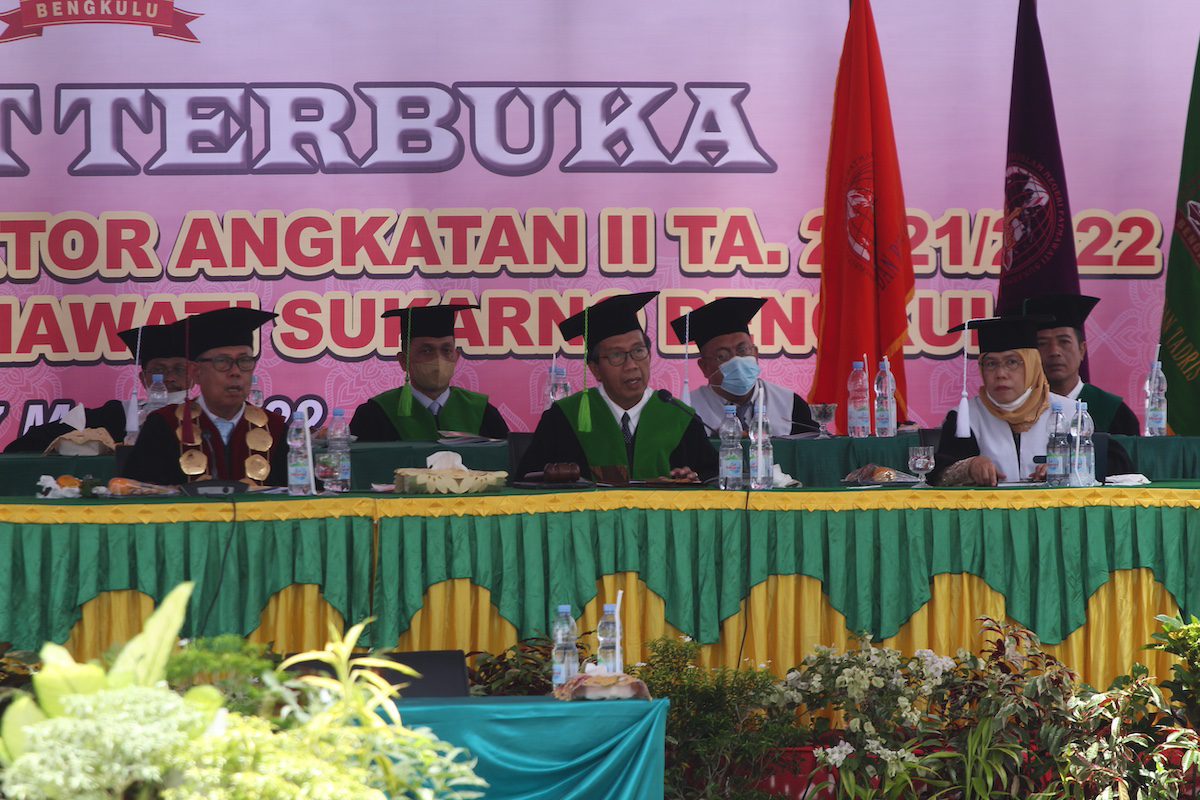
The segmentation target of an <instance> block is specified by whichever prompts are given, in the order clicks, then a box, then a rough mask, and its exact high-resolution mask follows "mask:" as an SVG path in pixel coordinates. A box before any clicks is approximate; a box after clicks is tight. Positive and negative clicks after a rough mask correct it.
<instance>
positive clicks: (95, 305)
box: [0, 0, 1200, 442]
mask: <svg viewBox="0 0 1200 800" xmlns="http://www.w3.org/2000/svg"><path fill="white" fill-rule="evenodd" d="M10 5H12V6H13V7H12V8H9V9H0V24H3V25H6V26H7V28H6V29H5V30H4V31H0V75H3V81H4V82H3V83H0V189H2V191H0V260H2V262H3V263H2V264H0V281H3V282H4V284H5V292H4V294H3V296H0V365H2V366H3V368H2V369H0V401H2V402H3V403H4V405H3V406H2V409H3V413H4V416H3V418H2V419H0V442H4V441H8V440H10V439H11V438H12V437H13V436H15V435H16V434H17V432H18V431H19V430H20V429H22V428H24V427H25V426H27V425H29V424H33V423H36V422H41V421H44V420H46V419H49V418H51V417H53V416H58V415H61V414H62V413H63V412H65V410H66V408H67V407H68V406H69V405H70V403H71V402H74V401H81V402H84V403H85V404H88V405H96V404H99V403H101V402H103V401H105V400H107V399H110V398H113V397H121V396H127V395H128V394H129V391H130V389H131V387H132V384H133V381H134V379H135V371H134V369H133V368H132V367H131V366H130V365H129V361H130V359H129V356H128V354H127V353H126V352H125V351H124V350H123V348H122V347H121V346H120V344H119V341H118V340H117V339H116V337H115V332H116V331H117V330H119V329H121V328H123V327H128V326H131V325H135V324H140V323H143V322H146V321H150V322H157V321H169V320H171V319H174V318H175V317H176V316H177V315H179V314H183V313H189V312H192V311H197V310H203V309H205V308H211V307H215V306H219V305H225V304H229V303H235V302H236V303H245V304H249V305H255V306H259V307H262V308H268V309H272V310H274V311H277V312H278V313H279V314H280V318H279V319H278V320H277V321H276V323H275V324H274V325H273V326H269V327H268V328H267V329H266V333H267V335H266V336H265V337H264V340H263V345H262V362H261V367H260V371H259V374H260V376H261V378H260V380H261V383H262V387H263V389H264V390H265V392H266V394H267V395H268V396H269V397H273V398H274V399H275V403H276V405H277V406H278V407H281V408H285V409H286V408H290V407H292V406H294V405H296V404H298V403H307V404H308V405H309V406H310V407H311V408H312V409H313V410H315V411H317V412H318V413H319V414H324V413H325V412H327V411H328V410H329V409H331V408H334V407H345V408H353V407H354V406H355V405H356V404H357V403H359V402H361V401H362V400H364V399H365V398H367V397H369V396H371V395H373V394H375V393H377V392H379V391H381V390H383V389H386V388H389V387H391V386H393V385H395V384H397V383H398V382H399V378H400V372H399V369H398V367H397V366H396V363H395V356H396V353H397V351H398V344H399V329H398V328H397V327H395V326H393V325H384V324H382V322H381V320H379V317H378V315H379V312H380V311H382V310H383V309H385V308H389V307H395V306H398V305H404V304H407V303H409V302H414V301H421V302H425V301H434V302H436V301H439V300H445V299H459V300H462V299H467V300H472V301H475V302H478V303H480V304H481V306H482V309H481V311H480V312H479V313H478V314H476V315H475V316H474V318H473V319H470V318H468V319H466V320H465V321H464V326H463V328H462V330H461V333H462V336H463V339H464V350H465V352H466V354H467V357H466V358H465V359H464V360H463V361H462V362H461V365H460V367H459V371H458V376H457V382H458V383H460V384H461V385H463V386H465V387H468V388H471V389H476V390H480V391H484V392H487V393H488V394H490V395H491V396H492V398H493V401H494V402H495V404H496V405H497V406H498V407H499V408H500V409H501V411H502V413H503V414H504V416H505V417H506V418H507V419H508V421H509V423H510V424H511V425H512V426H513V427H514V428H516V429H525V428H529V427H531V426H532V425H533V424H535V422H536V420H537V416H538V414H539V412H540V409H541V406H542V392H543V387H544V382H545V374H546V368H547V367H548V365H549V363H550V359H551V357H552V356H553V355H554V354H556V353H557V354H558V355H559V358H560V363H563V362H564V361H565V363H567V364H568V366H569V374H570V377H571V380H572V381H573V383H574V385H575V386H576V387H578V386H579V384H580V382H581V376H582V364H581V361H580V358H579V355H580V354H579V350H578V348H577V347H569V346H565V345H564V344H563V343H562V341H561V339H560V338H559V337H558V334H557V330H556V328H555V327H554V322H555V321H557V320H558V319H561V318H562V317H563V316H565V315H566V314H568V313H571V312H572V311H574V310H577V309H578V308H580V307H582V306H583V304H584V303H586V302H590V300H591V299H592V298H594V297H597V296H600V295H602V294H604V293H609V292H614V291H638V290H643V289H658V290H661V291H662V292H663V294H662V296H661V298H660V301H659V303H658V304H657V305H653V306H651V307H650V309H649V318H650V319H649V324H650V328H651V331H652V333H653V335H654V336H655V339H656V353H657V355H656V362H655V366H654V373H653V382H654V383H655V384H657V385H658V386H661V387H664V388H667V389H670V390H672V391H673V392H676V393H678V392H679V391H680V390H681V389H682V384H683V372H684V363H683V361H682V360H681V358H680V355H681V350H680V348H679V346H678V343H677V342H675V341H674V340H673V338H670V337H669V335H668V334H669V331H668V328H667V326H666V325H665V324H664V322H665V320H666V319H667V318H669V317H672V316H674V315H675V314H677V313H680V312H681V311H682V310H685V309H686V308H687V307H688V306H689V304H696V303H699V302H703V301H704V300H706V299H709V298H712V297H715V296H719V295H720V294H722V293H754V294H762V295H766V296H768V297H770V298H771V299H772V302H771V303H769V304H768V306H767V309H766V310H765V311H764V313H763V315H762V318H761V319H760V326H759V327H760V330H759V331H758V334H759V341H760V345H761V348H762V351H763V353H764V367H765V374H766V376H767V377H768V378H769V379H771V380H774V381H777V382H779V383H782V384H784V385H787V386H790V387H792V388H794V389H795V390H797V391H799V392H801V393H806V392H807V390H808V387H809V383H810V381H811V378H812V371H813V365H814V359H813V354H814V348H815V346H816V342H815V338H814V334H813V321H814V319H815V309H816V303H817V302H818V299H819V298H818V297H817V291H818V286H819V281H818V277H817V276H818V275H819V269H820V247H821V208H820V206H821V202H822V200H821V198H822V196H823V190H824V177H825V174H824V170H825V158H826V153H827V149H828V146H829V141H828V137H829V118H830V110H831V107H832V92H833V85H834V77H835V72H836V68H837V62H838V57H839V55H840V47H841V41H842V36H843V34H844V31H845V25H846V19H847V3H845V2H844V1H843V2H835V1H834V0H828V1H826V2H802V3H786V4H785V3H778V2H767V1H766V0H747V2H743V3H738V4H734V5H731V4H729V3H727V2H723V1H721V0H688V2H675V1H674V0H669V1H664V2H656V3H646V2H640V1H639V2H634V0H610V1H609V2H597V3H586V4H563V3H560V2H554V1H553V0H516V1H514V2H506V3H494V2H482V0H476V1H472V2H468V1H467V0H450V1H449V2H439V3H423V4H415V3H395V2H384V1H383V0H361V2H357V3H355V4H354V5H353V8H354V10H353V13H347V9H348V8H349V7H348V6H345V5H342V4H335V3H320V4H318V3H313V2H308V0H293V1H292V2H287V3H284V2H276V1H272V0H264V1H263V2H256V3H249V4H247V3H238V2H232V0H196V2H193V3H190V4H187V10H186V11H184V10H182V9H180V8H178V7H177V6H175V5H174V3H172V2H167V1H166V0H95V1H94V2H92V1H91V0H78V2H76V1H75V0H59V1H56V2H49V1H48V2H34V1H32V0H10ZM874 9H875V15H876V21H877V25H878V29H879V36H880V41H881V47H882V49H883V57H884V61H885V65H886V69H887V78H888V84H889V88H890V90H891V102H892V109H893V114H894V121H895V128H896V140H897V147H898V150H899V154H900V163H901V168H902V172H903V176H904V186H905V190H906V200H907V204H908V206H909V208H910V230H911V232H912V236H913V245H914V254H915V262H916V269H917V291H916V297H915V299H914V301H913V303H912V305H911V306H910V309H909V312H910V318H911V323H910V336H911V339H912V341H911V343H910V345H909V347H908V349H907V359H908V361H907V363H908V369H909V386H910V394H911V399H910V408H911V416H912V417H913V418H914V419H915V420H916V421H918V422H920V423H922V424H924V425H935V424H937V423H938V422H939V421H940V420H941V418H942V416H943V415H944V413H945V411H946V410H947V409H948V408H949V407H951V406H952V405H953V403H954V402H955V401H956V399H957V395H958V375H959V370H960V363H959V361H958V359H957V358H956V356H958V355H959V354H960V353H961V349H962V341H961V340H960V339H959V338H958V337H956V336H947V335H946V334H945V331H946V329H947V328H948V327H950V326H952V325H953V324H955V323H956V322H958V321H961V319H962V318H963V315H964V313H970V314H973V315H979V314H983V313H987V312H988V310H989V309H990V307H991V296H992V294H993V293H994V291H995V287H996V276H997V275H998V274H999V269H1000V267H999V263H1000V259H999V248H1000V244H1001V232H1000V227H999V220H1000V216H1001V214H1000V212H999V211H998V210H997V209H1000V208H1001V207H1002V205H1003V194H1002V192H1003V172H1004V157H1005V139H1006V130H1007V124H1008V97H1009V88H1010V76H1011V69H1012V58H1013V55H1012V54H1013V40H1014V35H1015V30H1014V29H1015V20H1016V10H1017V4H1016V3H1015V2H990V3H963V2H957V1H956V0H875V3H874ZM152 15H153V16H152ZM1041 24H1042V31H1043V35H1044V37H1045V44H1046V51H1047V58H1048V61H1049V66H1050V75H1051V80H1052V82H1053V87H1054V95H1055V101H1056V105H1057V109H1058V124H1059V131H1060V134H1061V138H1062V147H1063V157H1064V160H1065V163H1066V170H1067V177H1068V182H1069V188H1070V195H1071V200H1072V204H1073V209H1072V210H1073V213H1074V215H1075V226H1076V243H1077V248H1078V250H1079V254H1080V259H1079V260H1080V270H1081V273H1082V284H1083V290H1084V291H1085V292H1087V293H1092V294H1096V295H1099V296H1100V297H1102V298H1103V302H1102V303H1101V305H1100V306H1099V309H1098V310H1097V311H1096V313H1095V314H1094V316H1093V321H1092V322H1091V323H1090V324H1089V327H1088V334H1089V345H1090V352H1091V364H1092V374H1093V379H1094V380H1095V382H1096V383H1098V384H1099V385H1101V386H1103V387H1104V388H1107V389H1109V390H1112V391H1116V392H1120V393H1122V394H1124V395H1125V397H1126V398H1127V399H1128V400H1129V402H1130V404H1131V405H1132V406H1133V407H1134V408H1138V409H1140V406H1141V398H1140V386H1141V383H1142V381H1143V379H1144V374H1145V370H1146V367H1147V365H1148V362H1149V361H1150V360H1151V358H1152V354H1153V350H1154V346H1155V344H1156V342H1157V339H1158V322H1159V315H1160V311H1161V305H1162V291H1163V290H1162V287H1163V275H1164V269H1165V263H1164V253H1165V252H1166V247H1167V245H1168V244H1169V241H1168V238H1169V236H1170V228H1171V225H1170V224H1169V220H1170V214H1171V207H1172V203H1173V199H1174V195H1175V191H1176V184H1177V181H1178V163H1179V154H1180V148H1181V144H1182V138H1183V128H1184V122H1185V117H1186V112H1187V98H1188V92H1189V88H1190V81H1191V75H1192V69H1193V64H1194V58H1195V53H1196V45H1197V37H1198V36H1200V6H1198V5H1196V4H1195V3H1194V2H1192V0H1162V1H1161V2H1156V3H1128V2H1124V1H1123V0H1056V2H1053V3H1044V4H1043V7H1042V9H1041ZM148 28H149V30H147V29H148ZM151 33H153V34H155V35H150V34H151ZM688 368H689V369H691V370H692V373H691V375H692V377H691V380H692V382H693V385H695V384H696V383H697V382H699V381H700V380H701V378H700V375H699V371H698V370H697V369H696V367H695V365H694V364H689V366H688ZM972 372H973V373H974V370H972ZM973 378H974V374H973Z"/></svg>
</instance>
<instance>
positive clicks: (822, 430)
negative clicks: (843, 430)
mask: <svg viewBox="0 0 1200 800" xmlns="http://www.w3.org/2000/svg"><path fill="white" fill-rule="evenodd" d="M809 408H811V409H812V413H813V419H815V420H816V421H817V426H818V427H817V438H818V439H829V438H832V437H831V435H830V433H829V423H831V422H833V418H834V416H836V415H837V403H813V404H812V405H811V406H809Z"/></svg>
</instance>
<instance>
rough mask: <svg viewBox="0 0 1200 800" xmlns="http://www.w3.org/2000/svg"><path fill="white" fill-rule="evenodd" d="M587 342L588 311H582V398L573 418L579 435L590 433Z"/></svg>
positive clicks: (590, 409)
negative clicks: (577, 411)
mask: <svg viewBox="0 0 1200 800" xmlns="http://www.w3.org/2000/svg"><path fill="white" fill-rule="evenodd" d="M590 346H591V345H590V344H589V342H588V309H586V308H585V309H584V310H583V397H581V398H580V399H579V415H578V416H577V417H576V418H575V428H576V430H578V431H579V432H580V433H591V432H592V406H591V403H590V402H588V401H589V399H590V397H591V396H590V395H589V394H588V367H587V351H588V349H589V348H590Z"/></svg>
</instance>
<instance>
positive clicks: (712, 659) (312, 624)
mask: <svg viewBox="0 0 1200 800" xmlns="http://www.w3.org/2000/svg"><path fill="white" fill-rule="evenodd" d="M618 590H624V597H623V600H622V603H623V608H622V617H623V620H624V623H625V651H626V660H627V661H630V662H635V661H639V660H644V659H645V658H646V656H647V654H648V650H647V648H646V645H647V644H648V643H649V642H650V641H652V640H654V639H655V638H657V637H659V636H679V635H681V634H680V633H679V632H678V631H677V630H675V629H674V628H673V627H672V626H671V625H670V624H668V623H667V621H666V619H665V616H664V607H663V601H662V599H661V598H659V597H658V596H657V595H655V594H653V593H652V592H650V591H648V590H647V589H646V587H645V585H644V584H643V583H642V582H641V580H639V578H638V576H637V575H636V574H634V573H621V574H617V575H609V576H605V577H604V578H603V579H601V580H600V581H598V582H597V592H598V594H597V596H596V598H595V599H594V600H593V601H592V602H591V603H589V604H588V605H587V607H586V608H585V609H584V610H583V615H582V617H581V618H580V621H579V625H580V630H581V631H594V630H595V629H596V624H597V622H598V621H599V617H600V612H601V610H602V607H603V604H605V603H610V602H616V599H617V592H618ZM152 610H153V603H152V602H151V600H150V598H149V597H147V596H146V595H144V594H142V593H140V592H137V591H132V590H131V591H118V592H107V593H105V594H102V595H100V596H99V597H97V598H95V599H94V600H92V601H91V602H89V603H87V604H85V605H84V606H83V609H82V618H81V619H80V621H79V623H78V624H77V625H76V626H75V628H74V630H73V631H72V633H71V637H70V639H69V640H68V641H67V643H66V647H67V649H68V650H70V651H71V652H72V653H73V654H74V655H75V657H76V658H79V659H88V658H95V657H98V656H100V655H101V654H103V653H104V652H105V651H106V650H108V649H109V648H111V647H112V646H113V645H115V644H120V643H122V642H125V641H128V640H129V639H130V638H131V637H132V636H133V635H134V634H136V633H137V632H138V631H139V630H141V627H142V624H143V623H144V621H145V619H146V617H148V616H149V615H150V612H151V611H152ZM1177 612H1178V607H1177V606H1176V604H1175V602H1174V601H1173V600H1172V599H1171V597H1170V595H1169V594H1167V592H1166V591H1165V590H1164V589H1163V587H1162V586H1161V584H1159V583H1158V582H1157V581H1156V580H1154V577H1153V576H1152V575H1151V574H1150V573H1149V571H1147V570H1128V571H1121V572H1116V573H1114V574H1113V575H1112V577H1111V579H1110V580H1109V581H1108V582H1107V583H1105V584H1104V585H1103V586H1102V587H1101V588H1100V589H1099V590H1098V591H1097V592H1096V593H1095V594H1094V595H1093V596H1092V597H1091V598H1090V600H1089V601H1088V615H1087V619H1088V622H1087V624H1086V625H1084V626H1083V627H1082V628H1080V629H1079V630H1077V631H1075V632H1074V633H1073V634H1072V635H1071V636H1070V637H1068V638H1067V640H1066V641H1065V642H1063V643H1062V644H1059V645H1053V646H1047V647H1046V650H1047V651H1049V652H1050V653H1053V654H1054V655H1055V656H1057V657H1058V658H1060V659H1061V660H1062V661H1064V662H1065V663H1066V664H1067V665H1069V666H1070V667H1071V668H1072V669H1074V670H1075V671H1076V672H1077V673H1078V674H1079V676H1080V678H1081V679H1082V680H1084V681H1086V682H1087V683H1089V684H1091V685H1093V686H1097V687H1104V686H1107V685H1108V684H1109V682H1110V681H1111V680H1112V679H1113V677H1115V676H1116V675H1119V674H1122V673H1124V672H1127V671H1128V670H1129V668H1130V666H1131V665H1132V664H1133V663H1135V662H1141V663H1143V664H1146V665H1147V666H1148V667H1149V668H1150V671H1151V674H1154V675H1157V676H1159V677H1160V678H1161V677H1166V676H1167V675H1169V672H1170V666H1171V664H1172V663H1174V662H1173V659H1171V658H1169V657H1167V656H1165V655H1164V654H1162V653H1159V652H1158V651H1148V650H1143V649H1142V646H1143V645H1144V644H1146V643H1147V642H1149V641H1151V634H1152V633H1153V632H1154V631H1155V630H1157V628H1158V625H1157V623H1156V622H1155V620H1154V617H1155V616H1156V615H1158V614H1174V613H1177ZM983 615H986V616H990V617H993V618H997V619H1002V618H1004V598H1003V597H1002V596H1001V595H999V594H998V593H996V592H995V591H994V590H992V589H991V588H990V587H989V586H987V584H985V583H984V582H983V580H982V579H980V578H978V577H975V576H973V575H939V576H937V577H936V578H934V581H933V586H932V599H931V600H930V602H929V603H928V604H927V605H926V606H924V607H923V608H921V609H920V610H919V611H917V613H915V614H914V615H913V616H912V617H911V618H910V619H909V621H908V622H907V623H906V624H905V626H904V628H903V629H901V631H900V633H899V634H898V635H897V636H895V637H893V638H891V639H888V640H887V641H885V642H883V644H884V645H886V646H888V647H895V648H897V649H899V650H901V651H903V652H905V653H910V654H911V653H912V652H914V651H916V650H918V649H922V648H928V649H930V650H933V651H934V652H937V653H941V654H947V655H949V654H953V653H954V652H956V651H957V650H958V648H960V647H964V648H967V649H969V650H972V651H976V652H977V651H978V650H979V648H980V646H981V645H982V638H981V636H980V634H979V627H978V624H977V623H976V621H975V620H976V618H977V617H979V616H983ZM330 623H333V624H334V626H335V627H336V628H337V629H339V630H341V629H342V627H343V624H344V621H343V620H342V618H341V615H340V614H339V613H338V612H337V611H336V610H335V609H333V608H332V607H331V606H330V605H329V604H328V603H327V602H325V600H324V598H322V597H321V594H320V589H319V587H317V586H313V585H308V584H304V585H295V586H290V587H288V588H287V589H285V590H283V591H281V592H279V593H278V594H276V595H275V596H274V597H272V598H271V600H270V601H269V602H268V604H267V607H266V608H265V609H264V610H263V612H262V617H261V624H260V625H259V627H258V629H257V630H255V631H254V632H253V633H252V634H251V635H250V637H249V638H250V639H251V640H252V641H256V642H264V643H272V646H273V649H274V650H275V651H276V652H279V653H294V652H299V651H301V650H309V649H313V648H320V647H323V646H324V644H325V642H326V641H327V639H328V634H327V631H328V625H329V624H330ZM516 641H517V632H516V629H515V628H514V627H513V625H512V624H511V623H510V622H508V621H507V620H505V619H504V618H502V617H501V616H500V615H499V613H498V612H497V611H496V609H495V607H494V606H493V605H492V603H491V596H490V593H489V592H488V591H487V590H486V589H484V588H481V587H479V586H475V585H474V584H472V583H470V582H469V581H467V580H451V581H446V582H444V583H440V584H437V585H434V586H432V587H430V589H429V591H428V592H427V593H426V596H425V604H424V607H423V608H422V609H421V610H420V611H418V612H417V614H416V615H414V617H413V619H412V622H411V624H410V626H409V628H408V630H407V631H406V632H405V633H404V634H403V635H402V636H401V637H400V639H399V640H398V641H397V642H396V647H397V649H400V650H441V649H460V650H464V651H472V650H484V651H488V652H498V651H500V650H503V649H505V648H507V647H510V646H512V645H513V644H514V643H516ZM852 641H853V637H852V636H851V633H850V632H849V631H847V630H846V627H845V622H844V620H843V618H842V616H841V614H839V613H838V612H837V611H835V610H834V609H832V608H831V607H830V606H829V603H828V601H827V600H826V599H825V596H824V594H823V593H822V591H821V584H820V582H819V581H816V580H814V579H812V578H808V577H805V576H797V575H785V576H772V577H770V578H768V579H767V580H766V581H765V582H763V583H761V584H759V585H758V586H756V587H754V589H753V590H752V592H751V594H750V597H749V599H748V600H747V601H743V603H742V611H741V613H739V614H737V615H735V616H733V617H731V618H729V619H727V620H726V621H725V622H724V623H723V625H722V635H721V641H720V642H718V643H717V644H710V645H705V646H704V647H703V648H701V663H703V664H705V665H707V666H735V665H737V664H739V663H742V664H753V665H759V664H765V665H767V666H769V667H770V668H771V670H772V671H774V672H775V673H776V674H778V675H783V674H784V673H785V672H786V671H787V669H788V668H790V667H791V666H793V665H795V664H796V663H798V662H799V661H800V660H801V659H802V658H803V657H804V655H805V654H807V653H809V652H811V651H812V648H813V647H814V646H815V645H817V644H824V645H832V646H836V647H839V648H845V647H847V646H849V645H850V644H851V643H852ZM588 644H590V645H593V646H594V638H593V639H592V641H589V642H588Z"/></svg>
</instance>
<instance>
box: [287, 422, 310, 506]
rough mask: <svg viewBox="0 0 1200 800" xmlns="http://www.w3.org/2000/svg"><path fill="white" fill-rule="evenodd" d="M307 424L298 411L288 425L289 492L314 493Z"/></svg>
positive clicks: (297, 493)
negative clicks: (306, 432) (311, 479)
mask: <svg viewBox="0 0 1200 800" xmlns="http://www.w3.org/2000/svg"><path fill="white" fill-rule="evenodd" d="M307 425H308V423H307V422H306V421H305V419H304V415H303V414H300V413H297V414H295V415H293V416H292V424H291V425H289V426H288V432H287V444H288V458H287V464H288V494H295V495H302V494H312V482H311V481H310V480H309V466H308V464H309V462H308V442H307V441H306V438H305V432H304V429H305V427H307Z"/></svg>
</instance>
